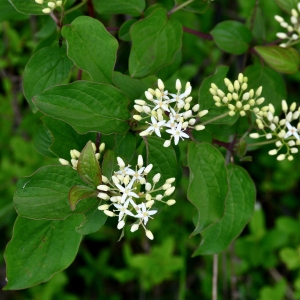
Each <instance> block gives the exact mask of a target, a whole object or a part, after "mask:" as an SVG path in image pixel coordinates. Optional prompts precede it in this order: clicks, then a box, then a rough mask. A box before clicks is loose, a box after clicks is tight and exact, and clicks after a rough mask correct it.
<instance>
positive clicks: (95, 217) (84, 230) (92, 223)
mask: <svg viewBox="0 0 300 300" xmlns="http://www.w3.org/2000/svg"><path fill="white" fill-rule="evenodd" d="M84 216H85V221H84V222H83V223H82V224H80V226H78V227H77V228H76V230H77V232H79V233H80V234H85V235H86V234H91V233H94V232H96V231H98V230H99V229H100V228H101V227H102V226H103V225H104V224H105V222H106V219H107V215H106V214H105V213H104V212H103V211H102V210H99V209H98V205H97V206H96V207H92V208H91V209H90V210H88V211H87V212H86V213H85V214H84Z"/></svg>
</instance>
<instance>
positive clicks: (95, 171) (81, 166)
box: [77, 141, 102, 187]
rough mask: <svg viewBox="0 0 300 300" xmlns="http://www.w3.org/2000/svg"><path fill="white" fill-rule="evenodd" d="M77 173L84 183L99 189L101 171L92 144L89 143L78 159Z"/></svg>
mask: <svg viewBox="0 0 300 300" xmlns="http://www.w3.org/2000/svg"><path fill="white" fill-rule="evenodd" d="M77 172H78V174H79V175H80V177H81V178H82V180H83V181H84V182H86V183H87V184H90V185H92V186H94V187H97V186H98V185H99V184H101V182H102V179H101V169H100V166H99V162H98V160H97V159H96V157H95V152H94V149H93V147H92V142H91V141H89V142H88V143H87V144H86V146H85V147H84V148H83V150H82V151H81V154H80V156H79V158H78V165H77Z"/></svg>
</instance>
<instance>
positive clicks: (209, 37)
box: [183, 27, 213, 41]
mask: <svg viewBox="0 0 300 300" xmlns="http://www.w3.org/2000/svg"><path fill="white" fill-rule="evenodd" d="M183 31H184V32H187V33H190V34H193V35H196V36H199V37H201V38H202V39H204V40H210V41H212V40H213V37H212V36H211V35H210V34H209V33H203V32H200V31H197V30H195V29H192V28H188V27H183Z"/></svg>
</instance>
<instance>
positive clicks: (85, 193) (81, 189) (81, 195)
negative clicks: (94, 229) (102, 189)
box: [69, 185, 98, 210]
mask: <svg viewBox="0 0 300 300" xmlns="http://www.w3.org/2000/svg"><path fill="white" fill-rule="evenodd" d="M97 194H98V192H97V190H95V189H91V188H90V187H87V186H82V185H75V186H73V187H72V188H71V190H70V192H69V202H70V207H71V209H72V210H75V208H76V205H77V203H78V202H79V201H80V200H83V199H86V198H96V197H97Z"/></svg>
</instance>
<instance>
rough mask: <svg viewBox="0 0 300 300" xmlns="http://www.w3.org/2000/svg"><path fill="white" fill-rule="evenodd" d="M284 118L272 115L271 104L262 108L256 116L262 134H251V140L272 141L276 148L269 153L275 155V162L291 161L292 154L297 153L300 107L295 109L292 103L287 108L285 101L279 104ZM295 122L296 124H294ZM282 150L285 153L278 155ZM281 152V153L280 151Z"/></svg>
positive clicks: (295, 106) (299, 143)
mask: <svg viewBox="0 0 300 300" xmlns="http://www.w3.org/2000/svg"><path fill="white" fill-rule="evenodd" d="M281 107H282V111H283V113H284V118H281V119H280V118H279V116H276V115H274V114H275V109H274V106H273V105H272V104H269V105H268V106H265V107H263V108H262V110H261V111H260V113H259V114H257V119H256V124H257V127H258V128H259V129H261V131H262V132H263V134H258V133H251V134H250V135H249V136H250V137H251V138H260V137H265V138H266V139H267V140H272V139H274V144H275V146H276V148H274V149H272V150H270V151H269V154H270V155H277V160H284V159H285V158H287V159H288V160H293V159H294V157H293V154H295V153H298V147H299V146H300V136H299V130H300V107H298V108H297V105H296V103H295V102H294V103H292V104H291V105H290V107H288V105H287V103H286V101H285V100H282V102H281ZM295 121H296V122H295ZM292 122H294V123H297V125H296V124H295V125H296V127H294V126H292ZM282 149H286V151H285V153H280V151H281V150H282ZM281 152H282V151H281Z"/></svg>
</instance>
